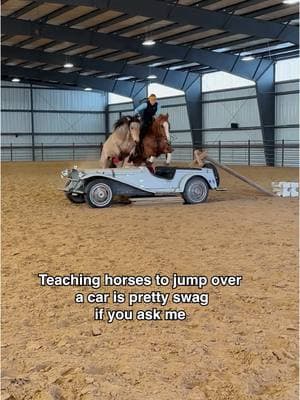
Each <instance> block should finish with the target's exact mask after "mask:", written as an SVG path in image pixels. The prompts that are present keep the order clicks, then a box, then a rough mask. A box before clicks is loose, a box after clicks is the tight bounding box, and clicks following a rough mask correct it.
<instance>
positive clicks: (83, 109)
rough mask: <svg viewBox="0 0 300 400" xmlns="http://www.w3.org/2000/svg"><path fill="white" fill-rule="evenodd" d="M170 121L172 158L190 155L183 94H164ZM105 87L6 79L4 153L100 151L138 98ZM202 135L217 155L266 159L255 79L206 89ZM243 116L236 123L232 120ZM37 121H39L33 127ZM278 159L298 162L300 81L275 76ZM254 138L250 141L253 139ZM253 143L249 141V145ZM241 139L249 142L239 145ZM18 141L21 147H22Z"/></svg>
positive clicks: (67, 155) (239, 160)
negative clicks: (114, 98) (123, 98)
mask: <svg viewBox="0 0 300 400" xmlns="http://www.w3.org/2000/svg"><path fill="white" fill-rule="evenodd" d="M160 102H161V105H162V109H163V111H164V112H168V113H169V115H170V121H171V134H172V143H173V144H174V147H175V151H174V154H173V160H177V161H188V160H191V157H192V139H191V131H190V124H189V119H188V113H187V109H186V104H185V97H184V96H176V97H169V98H163V99H161V100H160ZM106 104H107V95H106V94H104V93H95V92H84V91H76V90H61V89H53V88H41V87H37V86H33V87H32V95H31V89H30V85H25V84H13V83H10V82H3V83H2V146H3V148H2V152H1V155H2V160H4V161H5V160H13V161H18V160H32V158H33V151H32V132H33V131H34V142H35V146H36V149H35V152H34V153H35V154H34V155H35V159H36V160H42V159H43V160H59V159H72V158H73V159H94V158H97V157H98V154H99V148H98V146H99V145H100V143H102V142H104V140H105V135H106V134H108V133H109V132H110V131H111V129H112V125H113V123H114V122H115V121H116V119H117V118H119V117H120V116H121V115H126V114H131V113H132V112H133V105H132V103H122V104H111V105H109V106H108V107H107V106H106ZM202 114H203V131H202V134H203V142H204V146H206V147H207V148H208V151H209V154H210V155H211V156H212V157H215V158H217V159H219V160H220V161H221V162H224V163H228V164H240V165H243V164H248V163H249V161H250V164H251V165H265V156H264V150H263V147H262V144H263V142H262V132H261V128H260V120H259V113H258V106H257V99H256V92H255V87H254V86H251V87H244V88H238V89H230V90H229V89H228V90H219V91H213V92H206V93H203V97H202ZM233 122H234V123H237V124H238V125H239V127H238V129H233V128H232V127H231V123H233ZM32 128H33V129H32ZM275 129H276V131H275V132H276V136H275V139H276V143H278V144H281V143H282V141H284V144H285V149H284V152H283V151H282V149H281V148H278V149H276V159H275V162H276V165H278V166H280V165H284V166H298V164H299V161H298V151H299V150H298V149H297V148H290V145H295V144H296V145H297V144H299V81H298V80H293V81H287V82H279V83H276V127H275ZM249 141H250V142H249ZM249 143H250V146H251V149H250V152H249V149H248V147H247V144H249ZM237 145H245V146H244V147H237ZM16 146H17V147H18V148H16Z"/></svg>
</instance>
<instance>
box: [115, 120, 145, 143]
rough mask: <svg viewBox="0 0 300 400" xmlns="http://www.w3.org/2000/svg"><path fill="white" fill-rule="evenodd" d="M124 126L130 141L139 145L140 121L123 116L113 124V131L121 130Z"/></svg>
mask: <svg viewBox="0 0 300 400" xmlns="http://www.w3.org/2000/svg"><path fill="white" fill-rule="evenodd" d="M124 125H127V127H128V129H129V133H130V135H131V137H132V139H133V140H134V141H135V142H136V143H139V141H140V125H141V123H140V120H139V119H138V118H137V117H132V116H131V115H127V116H123V117H121V118H120V119H119V120H118V121H117V122H116V123H115V124H114V130H116V129H118V128H121V127H122V126H124Z"/></svg>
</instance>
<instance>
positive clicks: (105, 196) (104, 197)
mask: <svg viewBox="0 0 300 400" xmlns="http://www.w3.org/2000/svg"><path fill="white" fill-rule="evenodd" d="M84 197H85V200H86V202H87V203H88V205H89V206H90V207H92V208H104V207H109V206H110V205H111V203H112V200H113V191H112V188H111V186H110V184H109V181H108V180H106V179H95V180H93V181H91V182H89V183H88V184H87V185H86V188H85V195H84Z"/></svg>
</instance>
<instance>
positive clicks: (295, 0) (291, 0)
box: [283, 0, 300, 6]
mask: <svg viewBox="0 0 300 400" xmlns="http://www.w3.org/2000/svg"><path fill="white" fill-rule="evenodd" d="M298 3H300V1H299V0H283V4H287V5H288V6H291V5H293V4H298Z"/></svg>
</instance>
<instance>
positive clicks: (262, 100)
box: [256, 63, 275, 167]
mask: <svg viewBox="0 0 300 400" xmlns="http://www.w3.org/2000/svg"><path fill="white" fill-rule="evenodd" d="M256 95H257V103H258V110H259V116H260V124H261V129H262V135H263V143H264V152H265V159H266V165H267V166H271V167H274V165H275V64H274V63H273V64H272V65H271V66H270V67H269V68H268V69H267V70H266V71H265V72H264V73H263V75H261V76H260V77H259V79H257V80H256Z"/></svg>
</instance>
